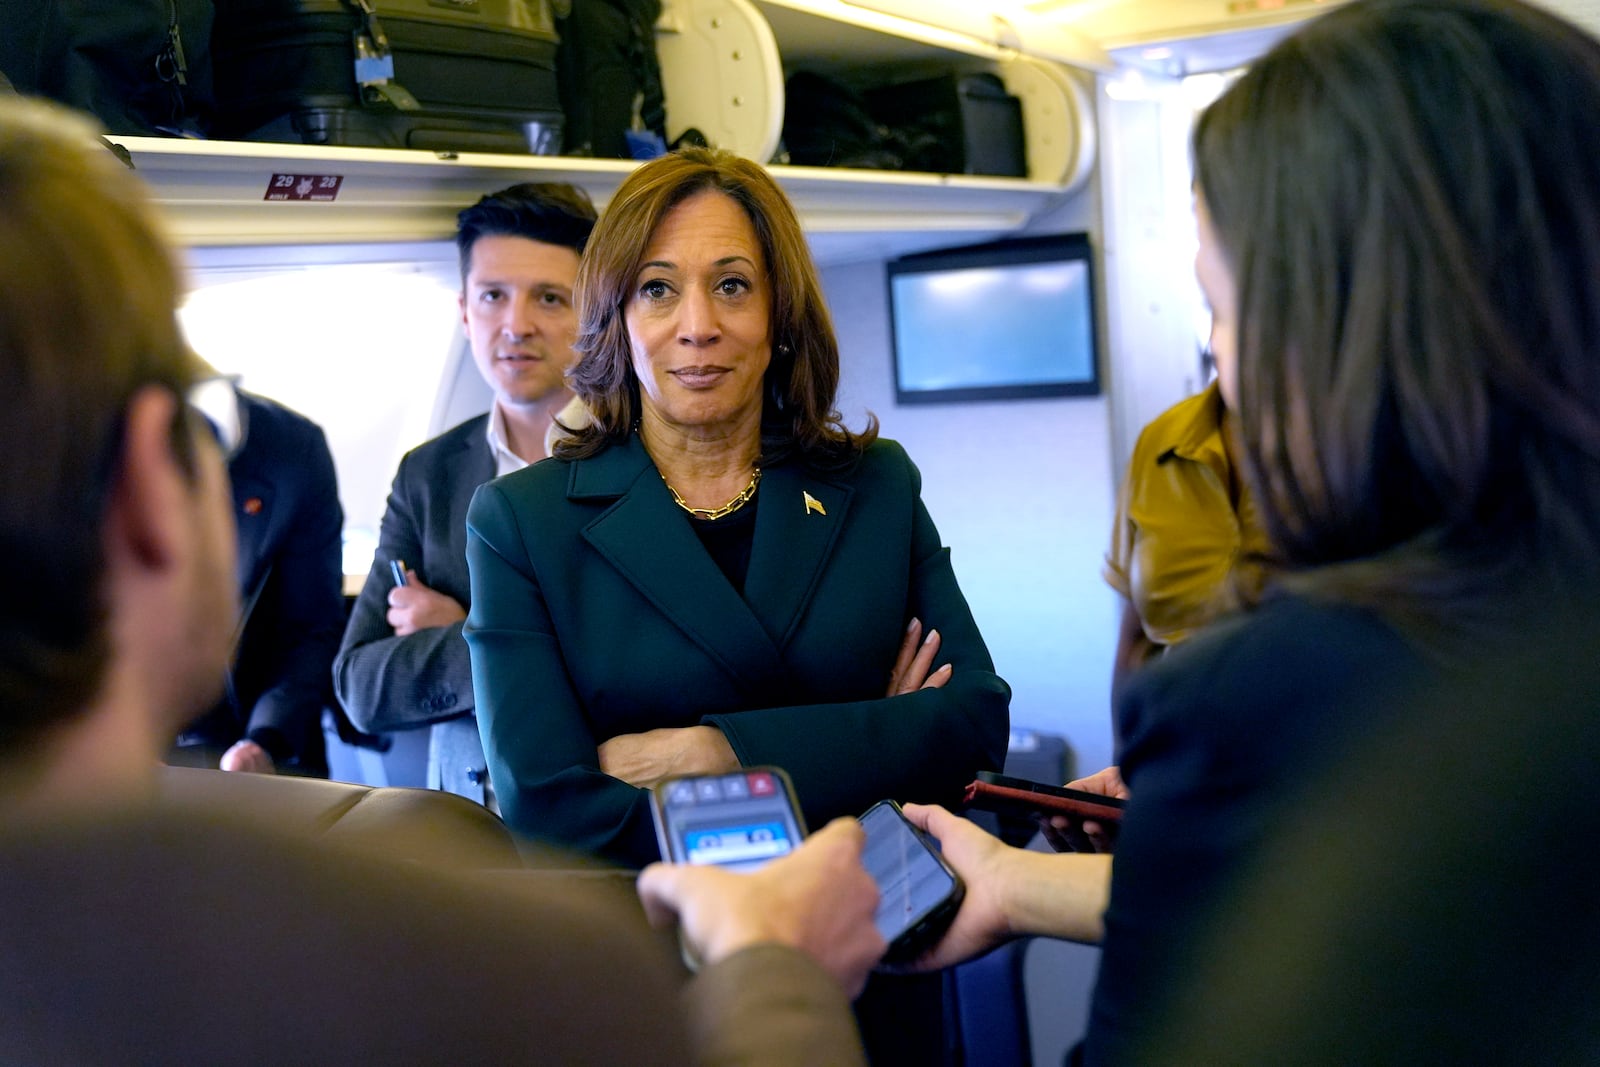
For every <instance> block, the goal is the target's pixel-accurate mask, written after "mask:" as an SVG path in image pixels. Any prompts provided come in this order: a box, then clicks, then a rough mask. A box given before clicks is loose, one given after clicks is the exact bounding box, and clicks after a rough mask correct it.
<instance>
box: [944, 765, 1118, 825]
mask: <svg viewBox="0 0 1600 1067" xmlns="http://www.w3.org/2000/svg"><path fill="white" fill-rule="evenodd" d="M966 806H967V807H969V808H977V809H979V810H980V811H993V812H998V813H1000V814H1002V815H1022V816H1027V817H1036V816H1039V815H1070V816H1073V817H1074V818H1079V819H1094V820H1097V821H1099V822H1106V823H1120V822H1121V821H1122V810H1123V809H1124V808H1126V807H1127V806H1128V802H1127V801H1126V800H1122V799H1121V798H1119V797H1108V796H1105V795H1104V794H1101V793H1090V792H1088V791H1087V790H1083V789H1068V788H1066V787H1065V786H1059V785H1046V784H1045V783H1043V782H1033V781H1029V780H1028V779H1026V778H1009V777H1007V776H1006V775H1003V774H995V773H993V772H992V771H979V772H978V780H977V781H975V782H973V783H972V784H971V785H969V786H967V793H966Z"/></svg>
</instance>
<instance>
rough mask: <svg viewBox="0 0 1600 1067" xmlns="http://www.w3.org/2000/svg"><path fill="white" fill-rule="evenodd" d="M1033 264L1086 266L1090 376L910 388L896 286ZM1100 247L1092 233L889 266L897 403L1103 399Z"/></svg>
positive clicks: (924, 255) (920, 256)
mask: <svg viewBox="0 0 1600 1067" xmlns="http://www.w3.org/2000/svg"><path fill="white" fill-rule="evenodd" d="M1031 263H1082V264H1083V266H1084V276H1085V280H1086V282H1087V285H1086V294H1085V295H1086V298H1087V299H1088V302H1089V309H1088V310H1089V347H1090V368H1089V376H1088V377H1087V378H1085V379H1081V380H1073V381H1065V382H1062V381H1051V382H1008V383H1005V384H995V385H965V386H958V387H955V388H938V389H920V388H916V387H908V386H906V385H905V384H904V379H903V378H902V375H901V362H902V360H901V338H900V332H899V329H898V327H897V326H896V322H895V292H894V283H895V279H896V278H897V277H900V276H902V275H907V274H931V273H938V272H942V271H950V270H970V269H972V268H976V267H1015V266H1024V265H1027V264H1031ZM1096 273H1097V272H1096V271H1095V267H1094V247H1093V245H1092V244H1091V243H1090V241H1089V235H1088V234H1086V233H1060V234H1047V235H1041V236H1036V237H1019V238H1012V239H1009V240H1004V241H990V242H986V243H984V244H977V245H967V246H964V247H959V248H945V249H939V250H936V251H932V252H919V253H916V254H915V255H909V256H901V257H899V258H897V259H892V260H890V261H889V262H888V264H887V270H886V272H885V290H886V292H887V294H888V311H889V351H890V362H891V370H892V373H893V376H894V396H895V402H896V403H899V404H943V403H951V402H959V401H974V400H1026V399H1033V398H1038V397H1081V396H1098V395H1099V394H1100V391H1101V386H1100V349H1101V343H1100V321H1099V319H1100V317H1099V312H1098V298H1097V280H1096Z"/></svg>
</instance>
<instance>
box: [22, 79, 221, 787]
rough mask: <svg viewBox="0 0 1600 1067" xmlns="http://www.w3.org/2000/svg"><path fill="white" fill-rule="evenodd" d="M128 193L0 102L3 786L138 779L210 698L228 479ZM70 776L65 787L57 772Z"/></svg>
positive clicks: (172, 308)
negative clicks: (195, 402) (197, 406)
mask: <svg viewBox="0 0 1600 1067" xmlns="http://www.w3.org/2000/svg"><path fill="white" fill-rule="evenodd" d="M180 296H181V292H180V284H179V275H178V271H177V269H176V266H175V264H174V262H173V260H172V257H171V255H170V253H169V251H168V249H167V247H166V245H165V244H164V243H163V241H162V239H161V238H160V236H159V235H158V232H157V229H156V226H155V222H154V219H153V216H152V213H151V210H150V207H149V205H148V203H147V201H146V199H145V194H144V192H143V191H142V188H141V187H140V184H139V182H138V180H137V179H136V178H135V177H134V176H133V174H132V173H131V172H130V171H128V169H127V168H126V167H125V166H124V165H123V164H122V163H120V162H119V161H118V160H117V158H116V157H115V156H113V155H112V153H111V152H109V151H107V150H106V149H105V147H104V146H103V145H102V144H101V143H100V142H99V141H98V140H97V139H96V131H95V130H94V129H93V128H92V127H90V126H89V125H88V124H86V123H85V122H84V121H83V120H81V119H80V118H79V117H77V116H76V115H74V114H72V113H69V112H67V111H65V110H63V109H60V108H57V107H53V106H50V105H46V104H43V103H40V102H37V101H31V100H26V99H23V98H21V97H6V98H0V395H3V396H4V397H5V407H4V411H3V413H0V558H4V560H5V562H6V579H5V584H6V591H5V595H4V596H3V597H0V782H4V783H5V785H4V789H3V792H5V793H6V794H7V797H8V799H9V798H12V797H16V796H18V795H19V794H27V793H28V792H29V791H30V790H42V791H44V792H49V791H50V789H51V785H52V782H57V781H58V780H59V779H60V778H61V776H62V774H63V773H65V774H67V775H68V776H69V777H71V778H73V779H75V781H76V785H75V788H76V789H77V790H79V791H81V793H82V794H83V795H85V796H93V795H95V793H96V792H97V791H98V790H101V789H103V787H106V786H111V785H115V784H117V781H118V780H124V781H136V780H148V778H149V775H150V768H151V767H153V766H154V765H155V762H156V760H157V758H158V754H159V753H160V752H162V751H164V750H165V748H166V746H167V745H168V744H169V743H170V741H171V738H172V735H173V734H174V733H175V732H176V730H177V729H178V728H179V727H180V726H181V725H182V724H183V723H185V722H187V721H188V720H189V719H190V718H192V717H193V716H194V715H195V714H197V713H198V712H199V711H201V710H203V709H204V707H205V706H206V705H207V704H208V703H209V701H211V700H212V699H214V698H215V697H216V695H217V691H218V690H219V689H220V687H221V680H222V678H223V673H224V668H225V666H226V659H227V654H228V648H229V644H230V640H231V636H232V628H233V622H234V615H235V613H236V605H235V598H236V594H235V592H234V576H233V570H234V558H235V557H234V531H233V522H232V512H231V507H230V503H229V498H228V489H227V476H226V471H225V469H224V466H223V459H222V455H221V453H220V451H219V450H218V448H217V447H216V444H215V443H214V441H213V440H212V439H211V437H210V435H209V434H208V433H207V432H206V428H205V425H206V424H205V422H204V420H203V419H202V418H201V417H200V416H198V415H197V414H196V413H194V411H193V410H192V409H191V408H190V407H189V406H188V405H187V404H186V403H185V397H186V394H187V393H188V391H189V390H190V388H191V387H192V386H193V384H194V383H195V381H196V379H197V378H198V376H199V375H200V374H201V372H202V367H203V365H202V364H200V362H199V361H198V360H197V359H196V358H195V357H194V356H193V355H192V353H191V352H190V350H189V348H188V346H187V344H186V342H185V340H184V337H183V334H182V331H181V328H180V326H179V324H178V320H177V316H176V311H177V306H178V302H179V299H180ZM66 763H70V764H71V766H70V768H66V767H63V766H62V765H63V764H66Z"/></svg>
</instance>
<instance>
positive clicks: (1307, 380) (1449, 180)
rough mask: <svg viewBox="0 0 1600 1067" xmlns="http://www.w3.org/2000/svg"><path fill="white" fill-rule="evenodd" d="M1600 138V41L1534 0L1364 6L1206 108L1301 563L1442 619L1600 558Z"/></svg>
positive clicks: (1262, 418) (1254, 384) (1327, 588)
mask: <svg viewBox="0 0 1600 1067" xmlns="http://www.w3.org/2000/svg"><path fill="white" fill-rule="evenodd" d="M1596 145H1600V43H1597V42H1595V41H1594V40H1593V39H1591V38H1590V37H1588V36H1587V35H1585V34H1584V33H1582V32H1580V31H1578V30H1577V29H1575V28H1573V27H1572V26H1569V25H1568V24H1566V23H1565V22H1562V21H1561V20H1559V19H1557V18H1555V17H1554V16H1551V15H1549V14H1546V13H1544V12H1542V11H1540V10H1538V9H1536V8H1533V7H1529V6H1526V5H1524V4H1521V3H1517V2H1514V0H1358V2H1356V3H1353V4H1351V5H1349V6H1348V7H1343V8H1340V9H1338V10H1336V11H1334V12H1332V13H1330V14H1328V15H1326V16H1324V17H1322V18H1320V19H1319V20H1317V21H1316V22H1315V23H1313V24H1312V25H1311V26H1309V27H1308V28H1307V29H1305V30H1304V31H1302V32H1300V33H1297V34H1295V35H1294V36H1292V37H1290V38H1288V39H1286V40H1285V41H1284V42H1282V43H1281V44H1280V45H1278V47H1276V48H1275V49H1273V50H1272V52H1271V53H1269V54H1268V55H1267V56H1266V57H1265V58H1263V59H1262V60H1260V61H1259V62H1258V63H1257V64H1256V65H1255V66H1253V67H1252V68H1251V69H1250V70H1249V71H1248V72H1247V73H1246V74H1245V75H1244V76H1243V77H1241V78H1240V79H1239V81H1238V82H1236V83H1235V84H1234V85H1233V86H1232V87H1231V88H1230V89H1229V90H1228V92H1227V93H1225V94H1224V95H1223V96H1222V97H1221V98H1220V99H1218V100H1217V102H1216V103H1215V104H1213V105H1212V106H1211V107H1210V108H1209V109H1207V111H1206V112H1205V114H1204V115H1203V116H1201V118H1200V121H1199V124H1198V125H1197V127H1196V129H1195V133H1194V162H1195V175H1196V184H1197V189H1198V192H1199V194H1200V195H1201V196H1202V197H1203V198H1204V201H1205V204H1206V206H1207V208H1208V210H1209V213H1210V216H1211V219H1212V225H1213V228H1214V231H1215V233H1216V234H1217V237H1218V240H1219V242H1220V244H1221V245H1222V248H1223V250H1224V252H1225V254H1226V256H1227V259H1228V262H1229V264H1230V266H1231V269H1232V273H1233V277H1234V280H1235V283H1236V285H1237V287H1238V299H1239V312H1238V321H1239V353H1238V373H1239V408H1240V411H1239V415H1240V420H1241V426H1242V431H1243V443H1244V450H1245V453H1246V456H1245V469H1246V472H1247V474H1248V476H1249V477H1251V479H1252V480H1253V482H1254V484H1255V486H1256V488H1257V490H1258V493H1259V497H1260V506H1261V512H1262V517H1263V521H1264V523H1265V524H1266V527H1267V531H1268V534H1269V536H1270V538H1271V540H1272V541H1273V543H1274V545H1275V548H1276V550H1277V552H1278V554H1279V556H1280V557H1281V561H1282V563H1283V564H1284V566H1285V568H1286V569H1285V572H1284V573H1283V574H1282V575H1281V579H1282V584H1284V585H1285V586H1287V587H1288V588H1291V589H1294V588H1298V589H1299V590H1300V591H1302V592H1309V593H1321V594H1324V595H1328V596H1334V597H1339V598H1342V599H1348V600H1353V601H1357V602H1362V603H1368V604H1372V605H1375V606H1379V607H1387V608H1389V609H1391V610H1392V611H1394V612H1396V613H1398V614H1405V613H1406V612H1407V611H1414V612H1415V613H1416V614H1417V615H1418V616H1419V617H1421V618H1423V619H1434V620H1438V619H1441V618H1445V617H1447V616H1449V615H1451V614H1452V613H1454V612H1457V611H1462V610H1466V611H1469V610H1470V607H1471V605H1472V603H1473V602H1475V601H1476V602H1479V603H1482V602H1483V600H1482V599H1480V598H1483V597H1485V595H1486V594H1488V593H1490V592H1492V591H1493V590H1494V589H1495V588H1496V587H1497V586H1500V585H1502V584H1503V583H1504V582H1506V581H1507V580H1512V581H1517V582H1521V581H1523V580H1525V579H1536V578H1538V577H1539V576H1541V575H1543V576H1544V577H1545V578H1547V579H1554V580H1556V581H1561V580H1563V579H1564V578H1567V579H1576V578H1579V577H1583V578H1587V579H1590V580H1592V579H1593V578H1594V576H1595V573H1596V571H1597V570H1600V152H1597V151H1596V150H1595V146H1596ZM1536 584H1537V583H1536Z"/></svg>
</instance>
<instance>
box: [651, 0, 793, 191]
mask: <svg viewBox="0 0 1600 1067" xmlns="http://www.w3.org/2000/svg"><path fill="white" fill-rule="evenodd" d="M656 54H657V56H659V57H660V60H661V84H662V88H663V89H664V90H665V92H666V98H667V139H668V140H669V141H673V140H676V139H677V138H678V137H680V136H682V134H683V132H684V131H685V130H688V129H690V128H693V129H697V130H699V131H700V132H701V133H703V134H704V135H705V136H706V139H707V140H709V141H710V142H711V143H712V144H714V145H716V146H718V147H719V148H726V149H728V150H729V151H732V152H736V153H738V154H739V155H741V156H744V157H745V158H747V159H754V160H759V161H762V162H765V161H766V160H769V159H771V158H772V157H773V155H774V154H775V153H776V152H777V150H778V138H779V137H780V136H781V134H782V133H783V62H782V60H781V59H780V57H779V54H778V42H777V40H776V39H774V37H773V35H772V27H771V26H769V25H768V24H767V20H766V19H765V18H763V17H762V15H761V12H759V11H757V10H756V8H755V6H754V5H753V4H751V3H750V0H670V2H669V3H668V4H667V5H666V6H665V8H664V10H663V11H662V15H661V19H660V21H658V22H657V23H656Z"/></svg>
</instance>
